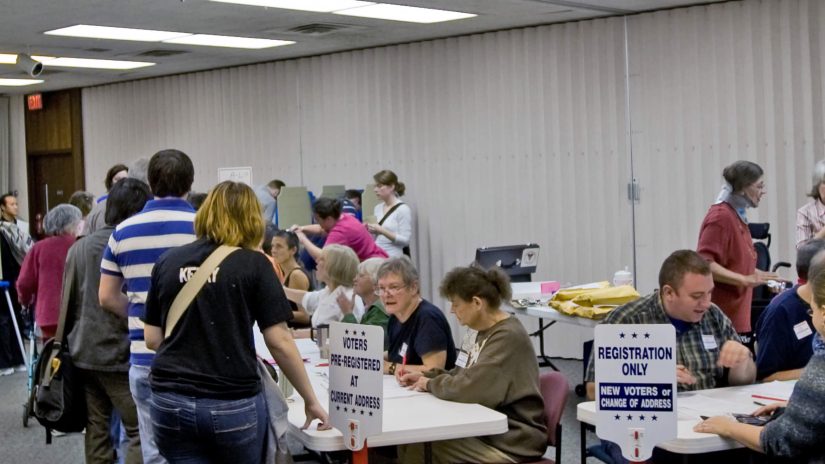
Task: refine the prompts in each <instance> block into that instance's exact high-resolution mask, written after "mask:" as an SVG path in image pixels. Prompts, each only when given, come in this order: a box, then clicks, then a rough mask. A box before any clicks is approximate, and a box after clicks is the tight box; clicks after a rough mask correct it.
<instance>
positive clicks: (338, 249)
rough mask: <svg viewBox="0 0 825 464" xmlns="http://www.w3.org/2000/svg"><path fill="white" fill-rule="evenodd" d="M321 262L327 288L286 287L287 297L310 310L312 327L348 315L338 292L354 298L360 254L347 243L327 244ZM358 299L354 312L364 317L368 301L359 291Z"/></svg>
mask: <svg viewBox="0 0 825 464" xmlns="http://www.w3.org/2000/svg"><path fill="white" fill-rule="evenodd" d="M317 263H318V268H317V269H316V271H315V275H316V277H317V278H318V281H319V282H323V284H324V288H323V289H321V290H317V291H314V292H307V291H303V290H295V289H291V288H286V287H284V292H286V296H287V298H289V300H290V301H294V302H295V303H298V304H299V305H300V306H301V308H303V309H304V310H305V311H306V312H307V313H309V314H310V322H311V323H312V327H318V326H321V325H325V324H329V323H330V322H338V321H340V320H341V319H343V318H344V314H343V313H342V312H341V307H340V306H338V295H344V296H345V297H346V298H347V300H349V301H353V298H352V295H353V293H352V292H353V290H352V284H353V282H354V281H355V276H356V274H358V256H356V255H355V252H354V251H352V249H351V248H349V247H346V246H343V245H337V244H330V245H327V246H325V247H324V249H323V250H322V251H321V257H320V258H319V259H318V262H317ZM354 301H355V307H354V308H353V311H352V313H353V314H354V315H355V317H356V319H358V320H359V321H360V320H361V316H363V315H364V303H363V302H362V301H361V297H359V296H357V295H356V297H355V300H354ZM297 333H298V334H299V335H297V336H298V337H299V338H301V337H303V336H304V334H303V333H302V332H297Z"/></svg>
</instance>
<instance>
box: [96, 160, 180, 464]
mask: <svg viewBox="0 0 825 464" xmlns="http://www.w3.org/2000/svg"><path fill="white" fill-rule="evenodd" d="M194 177H195V169H194V167H193V166H192V160H190V159H189V157H188V156H186V154H185V153H183V152H181V151H178V150H162V151H159V152H157V153H155V154H154V156H152V158H151V159H150V160H149V169H148V180H149V187H150V188H151V190H152V194H153V195H154V197H155V198H154V200H151V201H149V202H147V203H146V206H145V207H144V208H143V210H142V211H141V212H140V213H138V214H136V215H134V216H132V217H130V218H129V219H127V220H125V221H123V222H122V223H120V225H119V226H117V228H116V229H115V231H114V233H112V236H111V238H110V239H109V243H108V245H107V246H106V249H105V251H104V252H103V260H102V261H101V264H100V272H101V276H100V290H99V297H100V305H101V306H102V307H103V308H105V309H107V310H109V311H112V312H113V313H115V314H120V315H121V316H123V317H128V324H129V339H130V340H131V347H130V348H131V357H130V363H131V367H130V368H129V386H130V388H131V391H132V397H133V398H134V401H135V406H136V407H137V411H138V421H139V425H140V441H141V451H142V453H143V460H144V462H145V463H146V464H152V463H161V462H165V460H164V459H163V458H162V457H161V456H160V454H159V453H158V448H157V445H156V444H155V439H154V433H153V431H152V419H151V417H150V415H149V403H150V401H151V394H152V390H151V388H150V386H149V368H150V366H151V364H152V359H153V358H154V355H155V354H154V351H151V350H149V349H148V348H147V347H146V343H145V342H144V338H143V322H142V321H141V318H142V317H144V315H145V307H144V304H145V302H146V295H147V293H148V290H149V282H150V280H151V274H152V267H153V266H154V264H155V262H156V261H157V259H158V258H159V257H160V255H162V254H163V253H164V252H165V251H166V250H168V249H169V248H172V247H176V246H180V245H185V244H187V243H190V242H192V241H194V240H195V231H194V225H193V223H194V219H195V210H194V209H193V208H192V206H191V205H190V204H189V203H188V202H187V201H186V196H187V194H188V193H189V190H190V189H191V187H192V182H193V180H194ZM124 283H125V284H126V294H125V295H124V294H123V293H122V292H121V288H122V287H123V284H124Z"/></svg>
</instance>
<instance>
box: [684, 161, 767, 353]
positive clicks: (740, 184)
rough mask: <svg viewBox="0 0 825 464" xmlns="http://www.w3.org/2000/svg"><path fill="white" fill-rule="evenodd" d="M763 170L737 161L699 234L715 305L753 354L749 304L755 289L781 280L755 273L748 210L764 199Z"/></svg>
mask: <svg viewBox="0 0 825 464" xmlns="http://www.w3.org/2000/svg"><path fill="white" fill-rule="evenodd" d="M762 175H763V171H762V168H761V167H760V166H759V165H758V164H756V163H754V162H751V161H744V160H740V161H735V162H733V163H732V164H730V165H729V166H727V167H725V169H724V170H723V171H722V177H724V179H725V184H724V186H723V187H722V191H721V192H720V194H719V197H718V198H717V202H716V203H715V204H713V205H711V207H710V209H708V212H707V214H706V215H705V219H704V220H703V221H702V226H701V228H700V229H699V243H698V244H697V246H696V251H697V252H698V253H699V254H700V255H701V256H702V257H703V258H705V260H707V261H708V263H710V270H711V272H712V273H713V281H714V283H715V284H716V285H715V287H714V289H713V296H712V298H711V300H712V301H713V302H714V303H716V304H717V305H718V306H719V307H720V308H721V309H722V312H724V313H725V315H726V316H728V317H729V318H730V320H731V322H733V327H734V328H735V329H736V332H737V333H739V336H740V337H741V338H742V341H743V343H744V344H745V346H748V347H749V348H751V350H753V337H752V336H753V332H752V327H751V302H752V300H753V291H752V289H753V288H754V287H758V286H760V285H764V284H766V283H767V282H768V281H770V280H776V281H781V280H782V279H781V278H780V277H779V276H778V275H777V274H776V273H773V272H764V271H761V270H759V269H757V268H756V252H755V251H754V249H753V240H751V235H750V231H749V229H748V218H747V216H746V214H745V211H746V210H747V209H748V208H756V207H757V206H759V202H760V201H761V199H762V197H763V196H764V195H765V181H764V180H763V178H762Z"/></svg>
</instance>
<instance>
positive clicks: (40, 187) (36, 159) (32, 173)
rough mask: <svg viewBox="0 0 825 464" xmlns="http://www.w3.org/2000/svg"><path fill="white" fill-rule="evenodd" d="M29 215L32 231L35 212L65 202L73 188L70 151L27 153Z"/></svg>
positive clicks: (40, 212)
mask: <svg viewBox="0 0 825 464" xmlns="http://www.w3.org/2000/svg"><path fill="white" fill-rule="evenodd" d="M28 164H29V166H28V168H29V169H28V171H29V217H30V218H31V221H32V222H31V229H32V232H35V228H36V223H37V218H38V215H40V216H39V217H40V218H42V217H44V216H46V213H47V212H48V210H49V209H51V208H54V207H55V206H56V205H58V204H60V203H67V202H68V201H69V197H70V196H72V193H74V191H75V190H80V189H81V188H82V186H77V185H75V175H74V174H75V173H74V164H75V163H74V161H73V158H72V153H71V152H66V153H55V154H48V155H37V156H29V158H28Z"/></svg>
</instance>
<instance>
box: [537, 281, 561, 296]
mask: <svg viewBox="0 0 825 464" xmlns="http://www.w3.org/2000/svg"><path fill="white" fill-rule="evenodd" d="M560 288H561V284H560V283H558V282H556V281H555V280H551V281H550V282H542V283H541V294H542V295H544V294H546V293H556V292H557V291H559V289H560Z"/></svg>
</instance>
